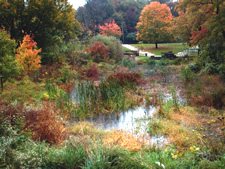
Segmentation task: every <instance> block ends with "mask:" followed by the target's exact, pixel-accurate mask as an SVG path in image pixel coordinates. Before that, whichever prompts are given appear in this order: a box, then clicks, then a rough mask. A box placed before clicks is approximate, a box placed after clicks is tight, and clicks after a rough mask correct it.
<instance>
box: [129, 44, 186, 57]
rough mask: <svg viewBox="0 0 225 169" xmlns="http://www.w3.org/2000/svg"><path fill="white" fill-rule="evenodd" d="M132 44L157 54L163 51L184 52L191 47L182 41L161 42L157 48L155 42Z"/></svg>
mask: <svg viewBox="0 0 225 169" xmlns="http://www.w3.org/2000/svg"><path fill="white" fill-rule="evenodd" d="M132 46H134V47H136V48H139V49H141V50H144V51H147V52H150V53H153V54H155V55H161V54H162V53H163V52H169V51H172V52H173V53H174V54H177V53H178V52H182V51H184V50H186V49H188V48H189V46H188V45H184V44H182V43H159V44H158V48H157V49H156V48H155V44H132Z"/></svg>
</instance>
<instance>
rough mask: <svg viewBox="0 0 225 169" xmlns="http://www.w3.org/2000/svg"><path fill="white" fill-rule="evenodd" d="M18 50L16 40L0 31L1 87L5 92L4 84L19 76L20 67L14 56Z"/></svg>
mask: <svg viewBox="0 0 225 169" xmlns="http://www.w3.org/2000/svg"><path fill="white" fill-rule="evenodd" d="M15 48H16V43H15V40H12V39H10V35H9V34H8V33H7V32H6V31H5V30H2V29H0V83H1V84H0V85H1V90H2V91H3V84H4V83H5V82H6V80H8V79H9V78H10V77H13V76H17V75H18V74H19V71H20V69H19V65H18V63H17V62H16V61H15V58H14V56H12V55H13V53H14V51H15Z"/></svg>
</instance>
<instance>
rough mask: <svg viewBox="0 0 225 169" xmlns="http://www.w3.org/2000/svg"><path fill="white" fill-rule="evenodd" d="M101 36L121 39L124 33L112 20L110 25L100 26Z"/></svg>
mask: <svg viewBox="0 0 225 169" xmlns="http://www.w3.org/2000/svg"><path fill="white" fill-rule="evenodd" d="M98 28H99V31H100V34H101V35H103V36H115V37H116V38H120V37H121V35H122V32H121V30H120V27H119V26H118V25H117V24H116V22H115V21H114V19H113V20H110V21H109V22H108V23H107V22H106V23H105V24H104V25H103V26H101V25H99V27H98Z"/></svg>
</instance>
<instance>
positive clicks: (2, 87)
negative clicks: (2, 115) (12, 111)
mask: <svg viewBox="0 0 225 169" xmlns="http://www.w3.org/2000/svg"><path fill="white" fill-rule="evenodd" d="M0 79H1V91H2V92H3V78H2V77H0Z"/></svg>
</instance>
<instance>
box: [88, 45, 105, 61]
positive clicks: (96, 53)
mask: <svg viewBox="0 0 225 169" xmlns="http://www.w3.org/2000/svg"><path fill="white" fill-rule="evenodd" d="M86 51H87V52H88V53H90V54H91V56H92V59H93V61H95V62H103V61H106V59H108V58H109V47H107V46H105V45H104V44H103V43H102V42H100V41H95V42H94V44H93V45H92V46H90V47H88V48H87V49H86Z"/></svg>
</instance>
